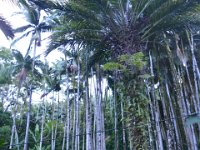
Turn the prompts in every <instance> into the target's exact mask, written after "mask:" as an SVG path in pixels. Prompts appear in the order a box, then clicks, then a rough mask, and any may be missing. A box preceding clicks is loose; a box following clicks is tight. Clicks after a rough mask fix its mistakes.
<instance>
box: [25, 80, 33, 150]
mask: <svg viewBox="0 0 200 150" xmlns="http://www.w3.org/2000/svg"><path fill="white" fill-rule="evenodd" d="M27 91H29V94H30V95H29V103H28V112H27V121H26V133H25V139H24V150H27V148H28V135H29V126H30V115H31V102H32V84H31V85H30V88H29V90H27Z"/></svg>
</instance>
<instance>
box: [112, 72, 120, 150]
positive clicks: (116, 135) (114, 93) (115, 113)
mask: <svg viewBox="0 0 200 150" xmlns="http://www.w3.org/2000/svg"><path fill="white" fill-rule="evenodd" d="M113 102H114V128H115V150H118V148H119V146H118V130H117V104H116V103H117V101H116V72H115V74H114V91H113Z"/></svg>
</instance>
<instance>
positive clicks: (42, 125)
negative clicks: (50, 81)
mask: <svg viewBox="0 0 200 150" xmlns="http://www.w3.org/2000/svg"><path fill="white" fill-rule="evenodd" d="M43 106H44V108H43V112H42V123H41V133H40V148H39V150H42V143H43V133H44V123H45V115H46V105H45V103H44V99H43Z"/></svg>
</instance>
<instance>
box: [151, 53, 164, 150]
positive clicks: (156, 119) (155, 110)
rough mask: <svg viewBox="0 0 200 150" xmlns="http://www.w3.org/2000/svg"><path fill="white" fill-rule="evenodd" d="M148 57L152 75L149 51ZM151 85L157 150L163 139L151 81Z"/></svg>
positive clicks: (161, 148)
mask: <svg viewBox="0 0 200 150" xmlns="http://www.w3.org/2000/svg"><path fill="white" fill-rule="evenodd" d="M149 58H150V70H151V76H152V77H154V72H153V61H152V56H151V53H150V52H149ZM151 84H152V86H151V92H150V93H151V102H152V103H153V104H152V111H151V112H152V113H153V114H152V116H154V117H155V123H156V132H157V135H156V137H157V141H156V143H157V144H156V147H157V149H159V150H163V141H162V135H161V127H160V120H161V119H160V112H159V106H158V101H156V99H155V93H154V91H155V90H154V82H153V81H152V83H151Z"/></svg>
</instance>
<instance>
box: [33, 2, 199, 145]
mask: <svg viewBox="0 0 200 150" xmlns="http://www.w3.org/2000/svg"><path fill="white" fill-rule="evenodd" d="M33 2H35V4H36V5H40V6H41V7H42V6H43V8H44V6H45V9H47V10H48V8H51V9H57V10H59V11H60V14H61V15H60V17H59V19H58V22H59V23H58V27H57V28H55V31H54V33H53V34H52V37H51V39H52V42H51V43H50V46H49V48H48V49H47V53H49V52H50V51H52V50H54V49H56V48H58V47H59V46H63V45H64V46H66V45H74V44H77V45H80V44H81V45H83V46H85V47H88V48H90V49H91V51H93V58H95V59H93V60H94V61H95V62H99V63H100V64H101V63H102V62H103V60H106V61H109V60H111V59H112V60H115V61H118V60H117V58H118V57H121V55H127V54H128V55H130V54H131V55H132V54H135V53H137V52H143V53H144V54H146V55H147V56H148V54H149V51H150V56H151V57H152V59H153V60H152V67H151V68H150V69H151V70H153V71H152V72H151V73H149V74H151V76H152V77H151V79H148V80H149V84H150V87H151V91H150V92H148V91H147V93H149V95H150V99H149V100H150V105H151V106H152V107H151V108H150V111H151V112H152V113H150V116H151V118H150V121H151V122H153V121H154V119H155V118H156V123H157V124H159V125H158V126H155V125H154V124H152V131H154V129H155V130H156V133H152V135H153V136H154V137H157V139H156V140H155V141H153V143H154V144H153V145H156V148H157V149H160V148H161V149H162V148H164V146H162V140H165V141H167V139H166V138H164V137H162V135H164V133H163V134H160V128H161V127H162V126H166V127H169V129H167V130H165V131H166V133H165V134H168V135H170V134H173V136H172V137H173V138H172V141H173V142H172V144H171V143H168V145H169V146H170V147H171V146H172V147H173V146H174V148H175V149H178V148H179V146H180V145H183V143H187V142H186V138H187V137H186V132H185V131H186V130H187V129H186V128H185V127H184V126H183V124H184V120H183V119H180V118H177V116H183V113H182V112H181V110H180V108H181V105H180V103H178V102H179V101H180V100H182V99H181V90H180V83H179V82H178V81H179V75H178V72H177V68H178V67H180V65H177V62H176V60H175V59H174V57H173V54H174V53H175V52H176V51H177V48H178V47H177V43H176V42H175V40H174V36H175V34H176V33H179V34H180V36H181V39H182V40H183V41H185V39H187V38H185V37H186V36H185V35H184V34H183V32H184V31H185V30H184V29H185V28H186V26H187V25H188V23H189V24H195V25H199V18H198V15H196V14H198V13H199V9H198V7H199V2H198V1H197V0H189V1H187V2H186V1H184V0H177V1H171V0H155V1H149V0H143V1H130V0H126V1H122V0H119V1H117V0H116V1H111V0H106V1H97V0H93V1H90V0H89V1H85V0H82V1H81V2H80V1H69V2H66V3H57V2H53V3H49V2H43V3H42V4H41V3H38V1H33ZM58 14H59V13H58ZM187 43H188V41H186V43H185V45H183V48H184V46H186V47H187V46H188V44H187ZM190 43H192V42H190ZM179 44H180V41H179ZM180 45H181V44H180ZM191 45H193V44H191ZM160 55H164V57H166V56H167V58H164V59H163V58H162V60H161V59H160ZM162 57H163V56H162ZM179 58H181V57H179ZM193 58H194V57H193ZM193 60H195V59H193ZM163 61H164V62H163ZM123 62H124V63H123V65H125V66H126V67H130V65H131V64H130V63H129V62H128V61H127V60H126V61H123ZM161 62H162V63H164V64H165V65H166V66H168V68H170V70H171V71H169V70H168V69H167V67H161ZM103 63H105V62H103ZM93 64H95V63H94V62H93ZM155 64H156V65H155ZM178 64H179V63H178ZM194 64H195V63H194ZM194 68H195V67H194ZM129 69H130V70H131V72H134V71H135V69H134V67H130V68H129ZM97 70H98V68H97ZM155 70H158V71H156V72H155ZM163 70H164V71H163ZM195 70H197V69H195ZM143 71H144V70H143ZM140 72H142V71H141V70H140V71H139V73H140ZM135 74H137V73H135ZM163 75H164V76H163ZM121 77H122V78H123V79H124V80H125V77H126V76H121ZM126 78H127V77H126ZM131 78H133V76H129V80H131ZM188 79H189V78H188ZM188 79H187V82H188ZM154 80H155V81H156V82H157V81H159V83H162V84H161V87H162V88H161V91H162V92H163V93H164V94H163V97H162V99H168V101H163V106H162V107H164V105H166V113H165V115H166V117H169V118H175V119H171V120H170V121H169V122H166V124H162V123H159V120H160V119H159V118H160V116H162V115H163V111H162V107H160V104H159V102H158V101H156V98H155V97H156V95H158V93H154V92H152V91H153V90H154V88H153V86H154ZM128 83H129V84H130V82H128ZM137 84H138V83H137V82H136V83H135V85H137ZM135 85H134V86H135ZM190 85H191V84H190ZM124 86H126V85H124ZM190 87H192V86H190ZM196 87H197V86H196ZM148 88H149V87H148ZM185 88H186V90H188V86H186V87H185ZM191 89H192V88H190V90H191ZM196 89H197V88H196ZM126 90H127V91H130V89H128V88H127V89H126ZM190 90H188V91H187V92H192V91H190ZM173 91H174V92H173ZM196 93H197V90H196ZM128 94H129V96H133V95H131V93H128ZM128 94H127V95H128ZM153 95H154V96H153ZM196 97H198V95H197V96H196ZM190 100H191V102H192V103H194V102H195V101H194V100H195V99H194V96H193V98H191V99H190ZM100 105H101V104H100ZM194 107H195V105H194ZM176 108H177V109H176ZM195 110H197V108H195ZM173 128H174V129H175V131H171V129H173ZM191 130H192V129H191ZM149 133H150V134H151V132H149ZM150 140H151V139H150ZM187 141H188V140H187ZM189 141H190V142H192V141H191V140H189ZM156 143H160V146H161V147H159V145H158V144H156ZM187 146H189V144H188V145H186V146H185V145H183V146H181V149H183V148H186V147H187Z"/></svg>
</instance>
